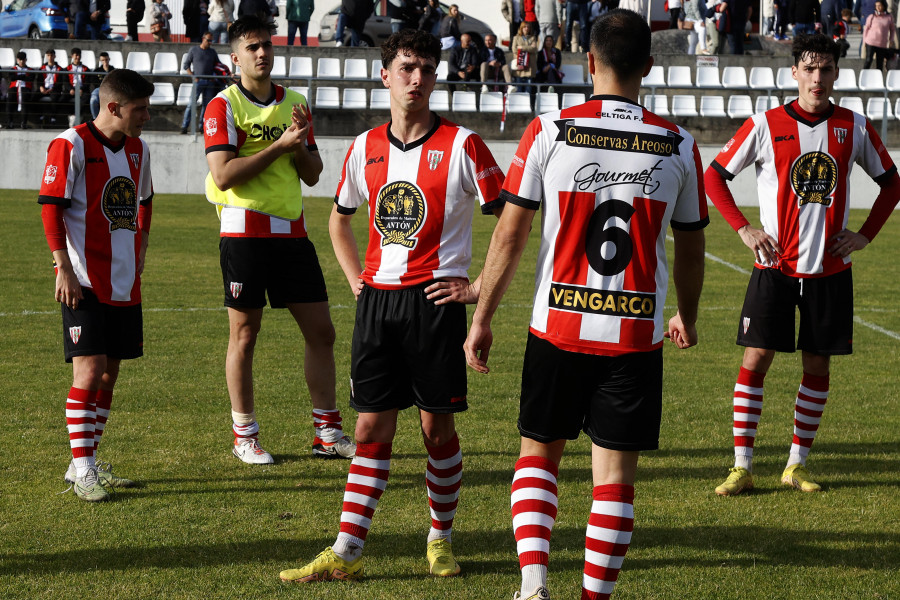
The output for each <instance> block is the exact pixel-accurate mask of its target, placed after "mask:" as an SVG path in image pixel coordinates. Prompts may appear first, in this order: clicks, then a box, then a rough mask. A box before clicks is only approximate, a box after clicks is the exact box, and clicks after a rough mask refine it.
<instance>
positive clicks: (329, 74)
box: [316, 57, 341, 79]
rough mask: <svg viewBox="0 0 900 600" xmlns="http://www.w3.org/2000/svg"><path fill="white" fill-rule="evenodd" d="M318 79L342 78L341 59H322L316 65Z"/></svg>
mask: <svg viewBox="0 0 900 600" xmlns="http://www.w3.org/2000/svg"><path fill="white" fill-rule="evenodd" d="M316 77H318V78H319V79H325V78H327V79H340V78H341V59H339V58H326V57H323V58H320V59H319V60H318V62H317V63H316Z"/></svg>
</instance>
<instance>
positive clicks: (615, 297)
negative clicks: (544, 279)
mask: <svg viewBox="0 0 900 600" xmlns="http://www.w3.org/2000/svg"><path fill="white" fill-rule="evenodd" d="M550 308H555V309H557V310H565V311H569V312H579V313H587V314H594V315H609V316H613V317H626V318H629V319H652V318H653V317H654V315H655V313H656V294H646V293H642V292H625V291H621V292H620V291H608V290H595V289H591V288H587V287H581V286H577V285H566V284H562V283H553V284H552V285H551V286H550Z"/></svg>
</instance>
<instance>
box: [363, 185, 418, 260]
mask: <svg viewBox="0 0 900 600" xmlns="http://www.w3.org/2000/svg"><path fill="white" fill-rule="evenodd" d="M425 213H426V206H425V197H424V196H423V195H422V192H421V190H419V188H417V187H416V186H415V185H414V184H412V183H409V182H408V181H395V182H393V183H389V184H388V185H386V186H384V187H383V188H381V191H380V192H378V199H377V200H376V204H375V219H374V221H375V228H376V229H377V230H378V232H379V233H380V234H381V237H382V240H381V245H382V246H387V245H388V244H399V245H400V246H403V247H404V248H409V249H410V250H411V249H413V248H415V247H416V243H417V241H418V240H416V238H415V237H413V236H414V235H415V233H416V232H417V231H418V230H419V229H421V227H422V223H424V222H425Z"/></svg>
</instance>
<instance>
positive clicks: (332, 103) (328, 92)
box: [316, 86, 341, 108]
mask: <svg viewBox="0 0 900 600" xmlns="http://www.w3.org/2000/svg"><path fill="white" fill-rule="evenodd" d="M340 107H341V93H340V90H338V88H336V87H329V86H323V87H317V88H316V108H340Z"/></svg>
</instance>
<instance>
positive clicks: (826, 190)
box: [791, 152, 838, 206]
mask: <svg viewBox="0 0 900 600" xmlns="http://www.w3.org/2000/svg"><path fill="white" fill-rule="evenodd" d="M837 172H838V169H837V163H836V162H835V161H834V159H833V158H832V157H831V156H830V155H828V154H826V153H825V152H807V153H806V154H804V155H803V156H801V157H799V158H798V159H797V160H795V161H794V164H793V165H791V188H792V189H793V191H794V193H795V194H796V195H797V200H798V206H803V205H804V204H821V205H823V206H830V205H831V201H832V194H834V190H835V188H836V187H837Z"/></svg>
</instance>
